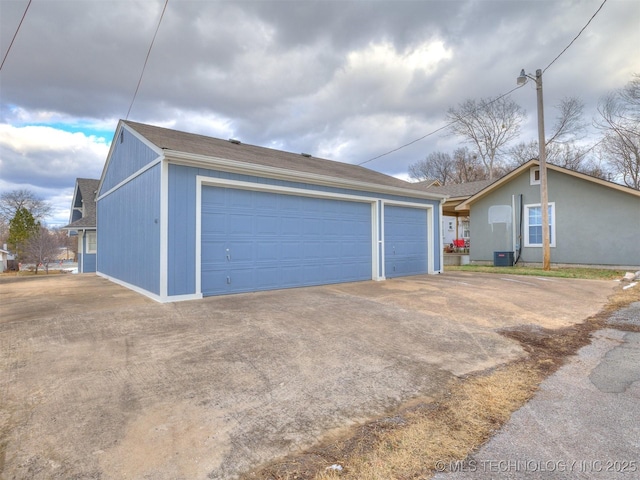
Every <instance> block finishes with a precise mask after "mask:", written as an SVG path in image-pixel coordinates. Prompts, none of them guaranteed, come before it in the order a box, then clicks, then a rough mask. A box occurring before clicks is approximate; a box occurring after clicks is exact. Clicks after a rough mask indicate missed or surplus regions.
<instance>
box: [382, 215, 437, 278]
mask: <svg viewBox="0 0 640 480" xmlns="http://www.w3.org/2000/svg"><path fill="white" fill-rule="evenodd" d="M384 229H385V230H384V242H385V255H384V256H385V276H386V277H389V278H393V277H400V276H405V275H419V274H424V273H427V272H428V265H427V252H428V245H427V211H426V210H425V209H420V208H409V207H399V206H393V205H386V206H385V209H384Z"/></svg>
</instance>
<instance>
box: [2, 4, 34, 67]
mask: <svg viewBox="0 0 640 480" xmlns="http://www.w3.org/2000/svg"><path fill="white" fill-rule="evenodd" d="M30 6H31V0H29V3H27V7H26V8H25V9H24V13H23V14H22V18H21V19H20V23H19V24H18V28H16V33H14V34H13V38H12V39H11V43H10V44H9V48H7V51H6V53H5V54H4V58H3V59H2V63H0V71H2V67H4V62H5V60H6V59H7V57H8V56H9V52H10V51H11V47H12V46H13V42H14V41H15V39H16V37H17V36H18V32H19V31H20V27H21V26H22V22H23V21H24V17H26V16H27V11H28V10H29V7H30Z"/></svg>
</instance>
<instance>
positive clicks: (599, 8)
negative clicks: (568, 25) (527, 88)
mask: <svg viewBox="0 0 640 480" xmlns="http://www.w3.org/2000/svg"><path fill="white" fill-rule="evenodd" d="M605 3H607V0H604V1H603V2H602V4H601V5H600V6H599V7H598V9H597V10H596V12H595V13H594V14H593V15H591V18H590V19H589V21H588V22H587V23H586V24H585V26H584V27H582V30H580V31H579V32H578V34H577V35H576V36H575V37H573V40H571V42H569V45H567V46H566V47H564V50H562V51H561V52H560V53H559V54H558V56H557V57H556V58H554V59H553V60H551V63H550V64H549V65H547V66H546V67H545V68H544V70H542V73H544V72H546V71H547V69H548V68H549V67H550V66H551V65H553V64H554V63H555V61H556V60H558V59H559V58H560V57H561V56H562V55H563V54H564V52H566V51H567V50H569V47H571V45H573V42H575V41H576V40H577V39H578V37H579V36H580V35H582V32H584V31H585V29H586V28H587V27H588V26H589V24H590V23H591V21H592V20H593V19H594V18H596V15H598V13H599V12H600V10H602V7H604V4H605Z"/></svg>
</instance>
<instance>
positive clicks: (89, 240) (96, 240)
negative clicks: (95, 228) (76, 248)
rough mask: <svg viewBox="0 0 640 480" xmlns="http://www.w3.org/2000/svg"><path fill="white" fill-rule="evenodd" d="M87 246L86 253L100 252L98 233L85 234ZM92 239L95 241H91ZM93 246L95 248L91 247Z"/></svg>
mask: <svg viewBox="0 0 640 480" xmlns="http://www.w3.org/2000/svg"><path fill="white" fill-rule="evenodd" d="M84 235H85V245H86V252H85V253H96V252H97V250H98V234H97V232H85V234H84ZM91 237H93V241H91ZM92 244H93V248H91V245H92Z"/></svg>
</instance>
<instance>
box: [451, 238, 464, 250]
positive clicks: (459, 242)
mask: <svg viewBox="0 0 640 480" xmlns="http://www.w3.org/2000/svg"><path fill="white" fill-rule="evenodd" d="M453 246H454V247H456V248H464V238H457V239H455V240H454V241H453Z"/></svg>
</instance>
